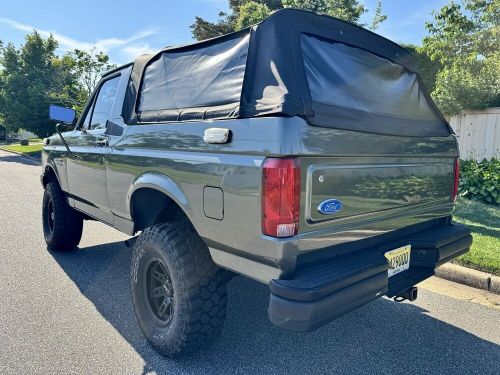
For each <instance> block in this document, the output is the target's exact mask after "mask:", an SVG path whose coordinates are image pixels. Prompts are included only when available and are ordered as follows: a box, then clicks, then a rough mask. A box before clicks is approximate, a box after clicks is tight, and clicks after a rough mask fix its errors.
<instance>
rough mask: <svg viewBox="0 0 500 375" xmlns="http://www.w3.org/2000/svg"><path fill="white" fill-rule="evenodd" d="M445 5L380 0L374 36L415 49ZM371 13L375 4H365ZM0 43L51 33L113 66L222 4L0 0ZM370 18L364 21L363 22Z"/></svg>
mask: <svg viewBox="0 0 500 375" xmlns="http://www.w3.org/2000/svg"><path fill="white" fill-rule="evenodd" d="M446 2H447V1H446V0H383V8H384V12H385V14H387V15H388V17H389V18H388V19H387V21H385V22H384V23H383V24H382V25H381V26H380V28H379V29H378V30H377V31H376V32H377V33H379V34H381V35H383V36H385V37H387V38H389V39H391V40H394V41H396V42H403V43H414V44H420V41H421V40H422V38H423V36H424V35H425V34H426V32H425V28H424V23H425V21H428V20H430V19H431V11H432V10H433V9H439V8H440V7H441V6H443V5H444V4H445V3H446ZM365 3H366V5H367V6H368V8H369V9H370V10H373V9H374V7H375V3H376V0H365ZM0 9H1V12H0V39H1V40H2V41H3V42H4V43H7V42H13V43H14V44H16V45H19V44H21V43H22V42H23V39H24V35H25V34H26V33H27V32H29V31H31V30H32V29H37V30H39V31H40V32H41V33H42V34H43V35H48V33H50V32H52V33H53V34H54V35H55V37H56V38H57V39H58V41H59V45H60V49H59V52H60V53H64V52H65V51H67V50H71V49H74V48H89V47H90V46H93V45H95V46H97V48H98V49H100V50H103V51H105V52H106V53H108V54H109V55H110V57H111V59H112V61H113V62H115V63H119V64H120V63H126V62H129V61H131V60H133V58H134V57H135V56H137V55H138V54H140V53H144V52H151V51H154V50H158V49H160V48H162V47H164V46H166V45H172V44H182V43H188V42H190V41H191V40H192V38H191V33H190V29H189V26H190V25H191V24H192V23H193V21H194V17H195V16H196V15H199V16H202V17H204V18H206V19H209V20H215V19H217V14H218V12H219V10H227V1H226V0H178V1H174V0H163V1H161V0H156V1H153V0H135V1H131V0H121V1H117V0H115V1H105V0H85V1H83V0H72V1H67V0H66V1H61V0H51V1H39V0H38V1H35V0H25V1H22V0H17V1H16V0H0ZM370 18H371V13H369V14H367V15H365V16H364V20H365V22H368V21H369V19H370Z"/></svg>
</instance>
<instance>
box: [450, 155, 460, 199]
mask: <svg viewBox="0 0 500 375" xmlns="http://www.w3.org/2000/svg"><path fill="white" fill-rule="evenodd" d="M459 178H460V162H459V161H458V159H455V166H454V168H453V191H452V192H451V201H452V202H455V201H456V200H457V195H458V180H459Z"/></svg>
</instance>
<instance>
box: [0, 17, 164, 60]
mask: <svg viewBox="0 0 500 375" xmlns="http://www.w3.org/2000/svg"><path fill="white" fill-rule="evenodd" d="M0 22H2V23H4V24H6V25H9V26H10V27H12V28H14V29H17V30H21V31H26V32H31V31H33V30H37V31H38V32H39V33H40V35H42V36H43V37H48V36H49V35H51V34H52V35H53V36H54V38H55V39H56V40H57V41H58V42H59V49H60V50H61V51H63V52H66V51H71V50H74V49H82V50H90V49H91V48H93V47H95V48H96V49H97V50H98V51H103V52H104V53H109V51H111V50H116V49H119V52H122V54H123V55H125V56H126V57H127V58H128V60H131V59H133V58H134V57H136V56H137V55H138V54H140V53H148V52H151V51H152V48H151V47H150V46H149V44H148V43H141V44H137V43H134V42H137V41H138V40H141V39H144V38H147V37H149V36H151V35H154V34H156V33H157V31H156V30H154V29H146V30H142V31H139V32H137V33H135V34H132V35H131V36H130V37H128V38H125V39H121V38H106V39H100V40H96V41H94V42H88V41H82V40H77V39H73V38H70V37H68V36H65V35H62V34H59V33H57V32H55V31H50V30H43V29H39V28H37V27H35V26H32V25H26V24H23V23H21V22H18V21H15V20H12V19H9V18H0ZM137 51H139V53H138V54H135V55H132V54H133V53H134V52H137Z"/></svg>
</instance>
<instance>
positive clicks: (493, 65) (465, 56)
mask: <svg viewBox="0 0 500 375" xmlns="http://www.w3.org/2000/svg"><path fill="white" fill-rule="evenodd" d="M433 14H434V20H433V21H432V22H429V23H427V24H426V28H427V30H428V32H429V35H428V36H427V37H426V38H424V41H423V42H424V43H423V51H425V53H426V54H427V55H428V56H429V57H430V58H431V59H432V60H433V61H437V62H439V63H440V64H442V68H441V70H440V71H439V72H438V74H437V77H436V87H435V90H434V91H433V93H432V96H433V98H434V100H435V101H436V103H437V104H438V106H439V107H440V109H441V110H442V111H443V112H444V113H446V114H454V113H458V112H460V111H462V110H464V109H480V108H486V107H489V106H497V105H500V63H499V61H500V52H499V50H500V48H499V46H500V0H461V1H460V3H457V2H454V1H451V2H450V3H449V4H447V5H445V6H444V7H442V8H441V9H440V10H439V11H437V12H434V13H433Z"/></svg>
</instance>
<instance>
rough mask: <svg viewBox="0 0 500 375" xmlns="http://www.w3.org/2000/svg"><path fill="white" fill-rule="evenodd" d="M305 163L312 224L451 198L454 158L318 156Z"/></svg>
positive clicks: (307, 218)
mask: <svg viewBox="0 0 500 375" xmlns="http://www.w3.org/2000/svg"><path fill="white" fill-rule="evenodd" d="M356 161H357V162H356ZM305 164H306V165H307V167H306V168H307V174H306V202H307V203H306V206H305V215H306V220H307V222H308V223H310V224H313V223H321V222H328V221H338V220H339V219H341V218H348V217H355V216H357V217H363V218H367V217H368V216H374V215H376V214H377V213H380V212H383V211H391V210H401V209H404V208H410V207H414V208H416V207H419V206H420V207H422V206H427V205H435V204H440V203H441V204H442V203H447V202H449V201H450V194H451V189H452V187H453V164H454V160H453V159H441V158H436V159H432V158H425V159H424V158H422V159H416V158H379V160H377V159H376V158H372V160H371V161H368V160H361V159H359V158H356V159H354V160H352V159H345V158H342V159H338V158H337V159H336V158H319V159H315V160H311V161H309V163H308V161H305ZM330 202H331V203H330ZM322 204H323V206H322ZM401 224H402V225H404V223H401Z"/></svg>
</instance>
